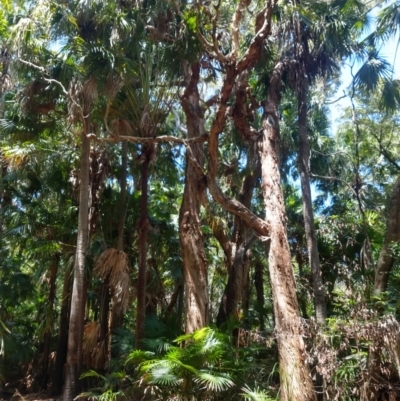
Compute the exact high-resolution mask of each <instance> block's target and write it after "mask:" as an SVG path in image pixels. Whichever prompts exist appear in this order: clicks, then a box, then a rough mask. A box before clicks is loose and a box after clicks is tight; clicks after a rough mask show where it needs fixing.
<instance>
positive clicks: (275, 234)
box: [260, 63, 317, 401]
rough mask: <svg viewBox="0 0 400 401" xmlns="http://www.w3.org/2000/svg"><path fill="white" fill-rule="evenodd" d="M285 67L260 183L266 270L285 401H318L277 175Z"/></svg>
mask: <svg viewBox="0 0 400 401" xmlns="http://www.w3.org/2000/svg"><path fill="white" fill-rule="evenodd" d="M283 70H284V66H283V64H281V63H279V64H277V65H276V67H275V69H274V71H273V74H272V77H271V79H270V83H269V88H268V95H267V101H266V105H265V114H264V118H263V137H262V143H261V150H260V153H261V180H262V193H263V198H264V203H265V214H266V217H265V220H266V223H267V225H268V226H269V228H270V234H269V235H270V251H269V257H268V266H269V272H270V278H271V289H272V297H273V304H274V316H275V335H276V337H277V342H278V352H279V371H280V380H281V385H280V399H281V401H292V400H296V401H311V400H312V401H316V399H317V398H316V394H315V391H314V386H313V382H312V379H311V374H310V368H309V366H308V364H307V361H306V359H305V355H306V352H305V346H304V341H303V337H302V328H301V321H300V314H299V306H298V302H297V297H296V283H295V278H294V273H293V268H292V261H291V255H290V249H289V244H288V240H287V233H286V211H285V204H284V199H283V193H282V188H281V183H280V171H279V115H278V105H279V100H280V93H279V92H280V84H281V74H282V72H283Z"/></svg>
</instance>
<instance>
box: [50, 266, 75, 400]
mask: <svg viewBox="0 0 400 401" xmlns="http://www.w3.org/2000/svg"><path fill="white" fill-rule="evenodd" d="M71 284H72V274H71V271H70V270H69V269H66V270H65V273H64V284H63V291H62V298H61V310H60V325H59V329H58V342H57V351H56V360H55V363H54V373H53V382H52V394H53V395H58V394H60V393H61V390H62V383H63V370H64V364H65V362H66V360H67V346H68V323H69V322H68V311H69V305H70V299H71V296H70V295H71Z"/></svg>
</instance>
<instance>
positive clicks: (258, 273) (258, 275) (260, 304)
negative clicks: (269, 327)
mask: <svg viewBox="0 0 400 401" xmlns="http://www.w3.org/2000/svg"><path fill="white" fill-rule="evenodd" d="M254 269H255V272H254V287H255V289H256V293H257V308H258V313H259V315H260V330H261V331H264V330H265V320H264V304H265V297H264V279H263V277H264V268H263V265H262V263H261V261H259V260H257V261H256V262H255V265H254Z"/></svg>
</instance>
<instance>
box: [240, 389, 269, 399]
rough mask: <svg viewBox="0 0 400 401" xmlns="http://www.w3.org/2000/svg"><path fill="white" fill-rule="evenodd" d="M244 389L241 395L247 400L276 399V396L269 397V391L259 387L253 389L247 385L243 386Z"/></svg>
mask: <svg viewBox="0 0 400 401" xmlns="http://www.w3.org/2000/svg"><path fill="white" fill-rule="evenodd" d="M242 391H243V393H242V394H241V396H242V397H243V398H244V399H245V400H246V401H275V398H271V397H269V396H268V394H267V393H265V392H264V391H262V390H260V389H259V388H258V387H256V388H255V389H254V390H252V389H251V388H250V387H248V386H245V387H243V388H242Z"/></svg>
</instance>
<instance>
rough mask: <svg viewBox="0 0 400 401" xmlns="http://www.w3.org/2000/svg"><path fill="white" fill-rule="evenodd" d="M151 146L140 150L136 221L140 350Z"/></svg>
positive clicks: (142, 334) (138, 337)
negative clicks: (140, 162)
mask: <svg viewBox="0 0 400 401" xmlns="http://www.w3.org/2000/svg"><path fill="white" fill-rule="evenodd" d="M150 146H152V145H143V149H142V155H141V160H142V169H141V177H140V180H141V192H142V193H141V198H140V218H139V221H138V236H139V270H138V279H137V291H136V293H137V307H136V334H135V335H136V348H137V349H140V348H142V346H143V344H142V341H143V339H144V334H145V320H146V281H147V280H146V278H147V267H146V261H147V236H148V232H149V219H148V210H147V209H148V179H149V163H150V153H151V151H152V150H151V149H150Z"/></svg>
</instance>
